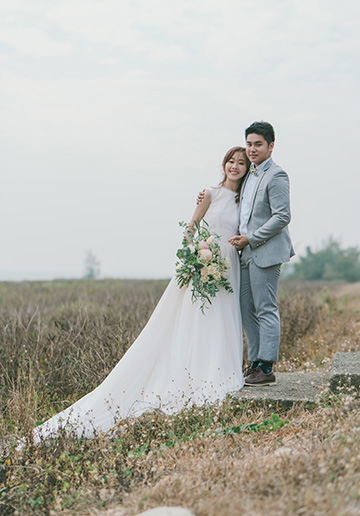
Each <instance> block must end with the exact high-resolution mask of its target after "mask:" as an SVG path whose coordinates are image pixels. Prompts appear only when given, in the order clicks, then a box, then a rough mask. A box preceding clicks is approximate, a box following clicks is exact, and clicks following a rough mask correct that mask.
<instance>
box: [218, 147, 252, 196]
mask: <svg viewBox="0 0 360 516" xmlns="http://www.w3.org/2000/svg"><path fill="white" fill-rule="evenodd" d="M236 152H242V153H243V154H244V159H245V163H246V174H245V175H244V177H242V178H241V180H240V182H239V186H238V187H237V189H236V197H235V202H237V203H239V202H240V190H241V187H242V184H243V182H244V180H245V177H246V175H247V173H248V172H249V168H250V160H249V158H248V157H247V155H246V149H245V147H233V148H232V149H230V150H228V151H227V153H226V154H225V156H224V159H223V162H222V168H223V171H224V177H223V178H222V181H221V182H220V183H219V185H220V186H222V185H223V184H224V183H225V181H226V174H225V165H226V163H227V162H228V161H230V160H231V158H232V157H233V156H234V154H235V153H236Z"/></svg>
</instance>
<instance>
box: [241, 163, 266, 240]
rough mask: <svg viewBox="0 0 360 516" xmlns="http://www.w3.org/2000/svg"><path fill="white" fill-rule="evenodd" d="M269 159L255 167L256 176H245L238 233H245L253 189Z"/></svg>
mask: <svg viewBox="0 0 360 516" xmlns="http://www.w3.org/2000/svg"><path fill="white" fill-rule="evenodd" d="M270 159H271V158H269V159H267V160H266V161H263V162H262V163H261V164H260V165H259V166H258V167H256V172H257V176H255V175H254V174H249V177H248V178H247V181H246V184H245V186H244V189H243V191H242V195H241V211H240V226H239V232H240V235H247V232H248V228H247V224H248V220H249V216H250V211H251V203H252V198H253V195H254V191H255V188H256V185H257V183H258V181H259V180H260V177H261V175H262V172H263V170H264V168H265V165H266V163H268V161H270Z"/></svg>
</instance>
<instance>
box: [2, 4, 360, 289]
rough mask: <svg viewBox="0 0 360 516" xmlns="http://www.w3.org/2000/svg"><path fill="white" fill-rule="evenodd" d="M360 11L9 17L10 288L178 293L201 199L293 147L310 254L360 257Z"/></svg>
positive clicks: (5, 192) (58, 7)
mask: <svg viewBox="0 0 360 516" xmlns="http://www.w3.org/2000/svg"><path fill="white" fill-rule="evenodd" d="M359 19H360V2H359V1H358V0H342V2H339V0H336V1H334V0H271V2H270V1H269V0H257V1H256V2H253V1H250V0H221V1H219V0H177V1H174V2H172V1H169V0H59V1H57V0H2V1H1V2H0V67H1V72H0V131H1V138H0V156H1V158H0V159H1V161H0V163H1V182H2V202H1V212H2V216H1V222H0V225H1V228H0V229H1V237H2V238H1V242H2V246H1V258H0V280H8V279H36V278H39V279H45V278H55V277H56V278H58V277H81V276H82V275H83V273H84V259H85V255H86V252H87V251H88V250H91V251H92V252H93V253H94V254H95V255H96V257H97V258H98V259H99V261H100V262H101V275H102V277H128V278H131V277H141V278H148V277H154V278H158V277H170V276H171V275H172V272H173V267H174V261H175V252H176V249H177V247H179V245H180V243H181V230H180V228H179V227H178V221H180V220H188V219H190V217H191V215H192V212H193V210H194V206H195V199H196V195H197V192H198V191H199V190H200V189H202V188H203V187H206V186H211V185H216V184H217V183H218V182H219V180H220V178H221V162H222V158H223V156H224V154H225V152H226V151H227V150H228V149H229V148H230V147H232V146H234V145H239V144H240V145H241V144H243V143H244V129H245V128H246V127H247V126H248V125H249V124H250V123H252V122H253V121H254V120H261V119H263V120H267V121H269V122H271V123H272V124H273V125H274V127H275V131H276V145H275V150H274V153H273V158H274V160H275V161H276V162H277V163H278V164H279V165H281V166H282V167H283V168H284V169H285V170H286V171H287V172H288V174H289V176H290V181H291V200H292V222H291V225H290V231H291V234H292V238H293V242H294V246H295V249H296V251H297V254H298V255H301V254H303V253H304V251H305V248H306V246H307V245H310V246H311V247H312V248H314V249H316V248H318V247H319V246H321V245H322V243H323V242H324V241H326V240H327V239H328V237H329V236H330V235H332V236H333V237H334V238H336V239H338V240H340V242H341V243H342V244H343V246H346V247H347V246H359V245H360V231H359V229H358V228H359V220H360V207H359V205H360V200H359V197H360V195H359V194H360V177H359V176H360V174H359V158H358V156H357V150H358V149H359V142H358V139H359V114H360V113H359V95H360V93H359V92H360V87H359V86H360V85H359V62H360V56H359V54H360V52H359V50H360V45H359V43H360V36H359V33H360V31H359Z"/></svg>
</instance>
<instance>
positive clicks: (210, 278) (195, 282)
mask: <svg viewBox="0 0 360 516" xmlns="http://www.w3.org/2000/svg"><path fill="white" fill-rule="evenodd" d="M179 225H180V226H182V227H183V228H184V238H183V241H182V244H183V246H182V247H181V248H180V249H178V251H177V253H176V256H177V257H178V258H179V261H178V262H176V270H175V277H176V279H177V284H178V285H179V287H180V288H182V287H184V286H185V287H187V286H188V285H189V283H190V282H192V295H191V299H192V302H193V303H194V302H195V301H196V300H197V299H200V301H201V306H200V310H201V311H202V312H203V313H205V312H204V308H205V307H206V308H207V306H206V305H207V303H209V304H210V305H211V299H210V298H212V297H215V296H216V293H217V292H219V289H220V287H223V288H224V289H225V290H227V291H228V292H233V289H232V288H231V284H230V282H229V281H228V279H227V278H228V277H229V270H230V262H229V260H228V258H223V257H222V256H221V249H220V245H219V244H218V242H217V240H218V239H219V236H218V235H216V234H211V233H210V231H209V230H208V229H207V226H208V225H207V223H206V222H205V221H202V225H201V226H200V224H196V225H195V227H196V233H195V234H193V232H192V231H190V230H189V224H187V223H185V222H179Z"/></svg>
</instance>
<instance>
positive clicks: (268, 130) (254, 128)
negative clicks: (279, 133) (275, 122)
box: [245, 120, 275, 145]
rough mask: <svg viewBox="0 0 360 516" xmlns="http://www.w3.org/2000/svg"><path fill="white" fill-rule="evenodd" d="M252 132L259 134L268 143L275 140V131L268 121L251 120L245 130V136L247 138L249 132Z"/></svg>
mask: <svg viewBox="0 0 360 516" xmlns="http://www.w3.org/2000/svg"><path fill="white" fill-rule="evenodd" d="M254 133H255V134H260V136H262V137H263V138H264V140H265V141H266V142H267V143H268V144H269V145H270V143H272V142H274V141H275V131H274V128H273V126H272V125H271V124H269V122H264V121H263V120H262V121H261V122H253V123H252V124H251V125H249V127H248V128H247V129H246V130H245V138H247V137H248V135H249V134H254Z"/></svg>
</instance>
